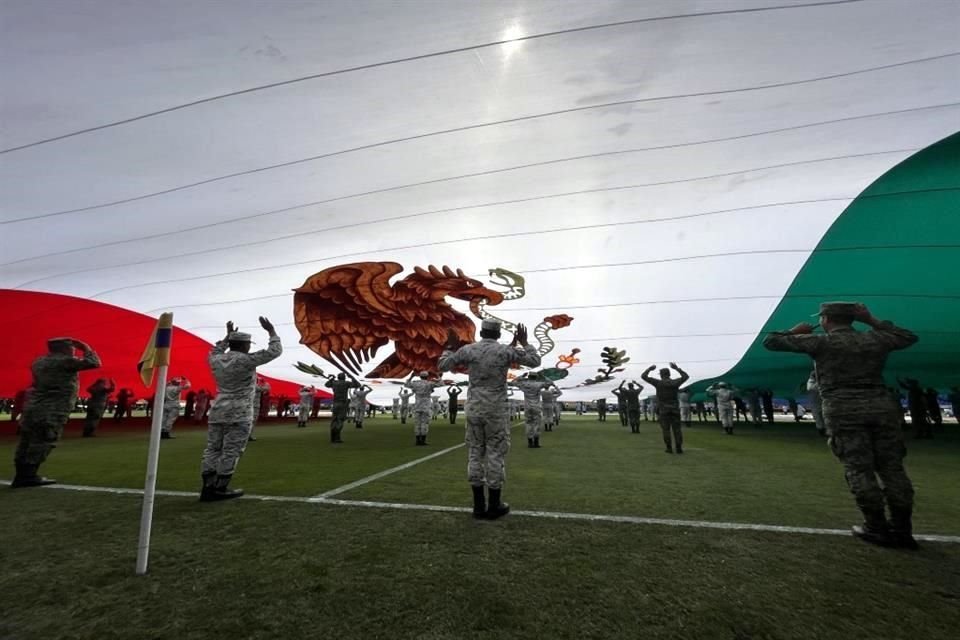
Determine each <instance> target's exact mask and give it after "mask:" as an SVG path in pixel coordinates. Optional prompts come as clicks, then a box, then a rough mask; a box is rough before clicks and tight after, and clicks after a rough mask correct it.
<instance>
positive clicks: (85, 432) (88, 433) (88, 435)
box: [83, 428, 94, 438]
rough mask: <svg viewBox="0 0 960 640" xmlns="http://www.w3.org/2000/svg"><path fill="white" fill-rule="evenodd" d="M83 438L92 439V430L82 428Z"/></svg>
mask: <svg viewBox="0 0 960 640" xmlns="http://www.w3.org/2000/svg"><path fill="white" fill-rule="evenodd" d="M83 437H84V438H93V437H94V433H93V429H87V428H84V430H83Z"/></svg>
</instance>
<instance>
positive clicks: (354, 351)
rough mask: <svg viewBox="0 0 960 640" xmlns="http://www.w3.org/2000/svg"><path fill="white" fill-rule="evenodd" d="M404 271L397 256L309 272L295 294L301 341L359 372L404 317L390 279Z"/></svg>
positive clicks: (335, 362) (334, 360) (296, 317)
mask: <svg viewBox="0 0 960 640" xmlns="http://www.w3.org/2000/svg"><path fill="white" fill-rule="evenodd" d="M402 271H403V267H402V266H401V265H399V264H397V263H396V262H357V263H353V264H347V265H340V266H336V267H331V268H329V269H324V270H323V271H321V272H319V273H315V274H314V275H312V276H310V277H309V278H307V280H306V281H305V282H304V283H303V286H301V287H299V288H297V289H294V292H295V293H294V296H293V317H294V322H295V324H296V326H297V330H298V331H299V332H300V343H301V344H303V345H306V346H307V347H308V348H310V349H311V350H312V351H313V352H314V353H316V354H317V355H319V356H321V357H323V358H325V359H327V360H329V361H330V362H333V363H334V364H338V365H339V366H342V367H343V368H344V369H346V370H347V371H350V372H351V373H353V374H354V375H360V373H361V367H362V365H363V364H365V363H367V362H369V361H370V359H371V358H373V357H374V356H375V355H376V353H377V350H378V349H379V348H380V347H383V346H385V345H386V344H388V343H389V341H390V337H389V336H390V334H391V333H392V330H393V328H394V327H396V326H397V325H398V324H400V323H402V322H403V318H402V317H401V316H400V314H399V313H398V311H397V307H396V305H395V303H394V300H393V288H392V287H391V285H390V278H392V277H393V276H395V275H397V274H398V273H401V272H402Z"/></svg>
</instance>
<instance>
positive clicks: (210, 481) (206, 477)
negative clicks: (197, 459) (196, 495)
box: [200, 471, 217, 502]
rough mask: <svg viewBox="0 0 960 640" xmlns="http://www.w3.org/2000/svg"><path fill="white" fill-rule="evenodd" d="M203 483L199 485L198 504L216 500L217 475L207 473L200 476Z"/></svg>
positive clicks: (210, 472)
mask: <svg viewBox="0 0 960 640" xmlns="http://www.w3.org/2000/svg"><path fill="white" fill-rule="evenodd" d="M200 478H201V479H202V481H203V483H202V484H201V485H200V502H213V501H214V500H216V499H217V498H216V495H215V494H216V485H217V473H216V472H215V471H208V472H206V473H202V474H200Z"/></svg>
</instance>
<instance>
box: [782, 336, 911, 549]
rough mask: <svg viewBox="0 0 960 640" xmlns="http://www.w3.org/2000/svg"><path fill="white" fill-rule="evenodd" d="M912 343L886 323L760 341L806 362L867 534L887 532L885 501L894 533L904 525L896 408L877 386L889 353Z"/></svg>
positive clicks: (902, 451) (907, 507)
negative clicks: (806, 357)
mask: <svg viewBox="0 0 960 640" xmlns="http://www.w3.org/2000/svg"><path fill="white" fill-rule="evenodd" d="M916 341H917V336H916V335H915V334H914V333H912V332H911V331H908V330H906V329H902V328H900V327H897V326H896V325H894V324H893V323H892V322H885V321H884V322H878V323H877V324H876V325H875V326H874V329H873V330H872V331H864V332H860V331H856V330H855V329H854V328H853V327H850V326H847V327H841V328H838V329H836V330H834V331H831V332H830V333H827V334H802V335H792V334H789V333H771V334H770V335H768V336H767V337H766V338H765V339H764V341H763V346H764V347H766V348H767V349H770V350H771V351H792V352H796V353H806V354H808V355H809V356H810V357H811V358H813V360H814V363H815V367H816V372H817V381H818V382H819V388H820V399H821V406H822V408H823V419H824V422H825V425H826V429H827V431H828V433H829V434H830V438H829V440H828V442H829V445H830V449H831V450H832V451H833V454H834V455H835V456H836V457H837V458H838V459H839V460H840V462H841V463H842V464H843V466H844V471H845V475H846V479H847V485H848V486H849V487H850V491H851V493H852V494H853V496H854V499H855V500H856V503H857V506H858V507H859V508H860V511H861V512H863V514H864V518H865V521H866V523H867V525H868V527H870V528H873V527H877V528H878V529H883V530H885V529H886V520H885V514H884V498H886V504H887V505H888V506H889V507H890V512H891V519H892V523H893V525H894V528H895V529H897V528H898V527H906V528H907V529H909V526H910V514H911V511H912V508H913V485H912V484H911V482H910V478H908V477H907V473H906V470H905V469H904V467H903V458H904V456H905V455H906V448H905V447H904V444H903V435H902V432H901V430H900V416H899V407H896V406H894V402H893V400H892V399H891V398H890V394H889V392H888V391H887V388H886V385H885V384H884V380H883V368H884V365H885V364H886V361H887V356H888V354H889V353H890V352H891V351H895V350H899V349H905V348H907V347H909V346H911V345H912V344H914V343H915V342H916ZM878 478H879V480H880V482H878V481H877V479H878ZM881 483H882V488H881ZM908 533H909V531H908Z"/></svg>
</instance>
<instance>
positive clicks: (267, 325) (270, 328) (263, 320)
mask: <svg viewBox="0 0 960 640" xmlns="http://www.w3.org/2000/svg"><path fill="white" fill-rule="evenodd" d="M260 326H261V327H263V328H264V330H265V331H266V332H267V333H269V334H270V335H271V336H275V335H277V330H276V329H274V328H273V324H272V323H271V322H270V321H269V320H267V319H266V318H265V317H263V316H260Z"/></svg>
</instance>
